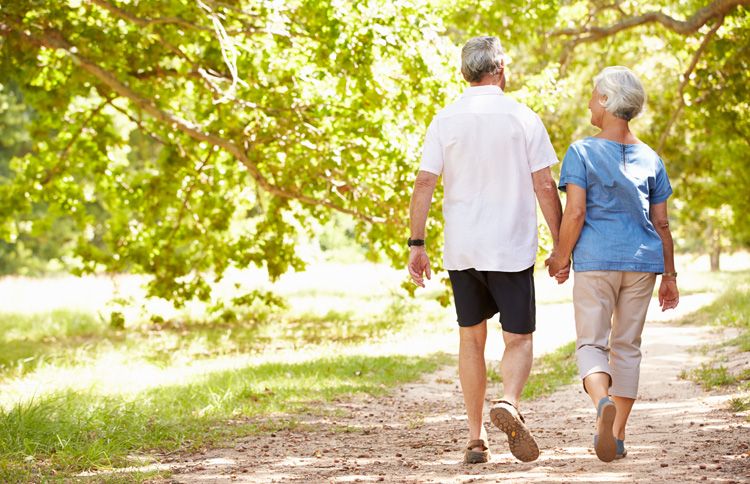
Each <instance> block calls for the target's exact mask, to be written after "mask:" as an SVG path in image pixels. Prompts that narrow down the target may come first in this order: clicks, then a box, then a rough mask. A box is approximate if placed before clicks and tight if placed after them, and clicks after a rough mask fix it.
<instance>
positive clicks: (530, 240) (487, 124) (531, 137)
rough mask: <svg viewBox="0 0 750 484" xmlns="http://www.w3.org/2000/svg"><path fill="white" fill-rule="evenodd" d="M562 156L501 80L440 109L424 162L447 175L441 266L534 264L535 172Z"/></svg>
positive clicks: (508, 268) (512, 268) (513, 268)
mask: <svg viewBox="0 0 750 484" xmlns="http://www.w3.org/2000/svg"><path fill="white" fill-rule="evenodd" d="M557 162H558V160H557V155H556V154H555V151H554V149H553V148H552V144H551V143H550V139H549V135H548V134H547V131H546V130H545V128H544V125H543V124H542V121H541V119H539V116H537V115H536V114H535V113H534V112H533V111H532V110H531V109H529V108H528V107H526V106H525V105H523V104H521V103H519V102H517V101H515V100H513V99H512V98H510V97H508V96H505V95H504V94H503V91H502V90H501V89H500V88H499V87H497V86H477V87H469V88H467V89H466V91H465V92H464V93H463V95H462V96H461V97H460V98H459V99H458V100H457V101H456V102H454V103H453V104H451V105H449V106H448V107H446V108H445V109H443V110H442V111H440V112H439V113H438V114H437V115H436V116H435V118H434V119H433V120H432V123H430V126H429V128H428V129H427V135H426V136H425V142H424V148H423V153H422V161H421V164H420V167H419V168H420V170H423V171H427V172H430V173H433V174H435V175H442V177H443V185H444V188H445V190H444V195H445V196H444V199H443V216H444V218H445V251H444V254H443V263H444V267H445V268H446V269H448V270H464V269H476V270H481V271H501V272H518V271H522V270H525V269H528V268H529V267H530V266H532V265H533V264H534V262H535V260H536V252H537V244H538V242H537V218H536V198H535V195H534V187H533V183H532V179H531V174H532V173H533V172H535V171H538V170H541V169H543V168H546V167H548V166H550V165H552V164H554V163H557Z"/></svg>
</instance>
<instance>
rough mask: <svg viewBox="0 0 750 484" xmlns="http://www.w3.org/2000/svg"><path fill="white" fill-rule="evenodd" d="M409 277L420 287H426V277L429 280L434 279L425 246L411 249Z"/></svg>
mask: <svg viewBox="0 0 750 484" xmlns="http://www.w3.org/2000/svg"><path fill="white" fill-rule="evenodd" d="M409 275H410V276H411V280H412V281H414V284H416V285H417V286H419V287H424V276H425V275H426V276H427V279H430V278H431V277H432V271H430V258H429V257H427V250H425V248H424V246H414V247H411V249H410V251H409Z"/></svg>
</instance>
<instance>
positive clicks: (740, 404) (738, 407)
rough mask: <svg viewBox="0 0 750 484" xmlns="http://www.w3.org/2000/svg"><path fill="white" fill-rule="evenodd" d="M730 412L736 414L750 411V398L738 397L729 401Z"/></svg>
mask: <svg viewBox="0 0 750 484" xmlns="http://www.w3.org/2000/svg"><path fill="white" fill-rule="evenodd" d="M729 410H731V411H732V412H735V413H739V412H747V411H748V410H750V397H744V398H743V397H737V398H733V399H731V400H729Z"/></svg>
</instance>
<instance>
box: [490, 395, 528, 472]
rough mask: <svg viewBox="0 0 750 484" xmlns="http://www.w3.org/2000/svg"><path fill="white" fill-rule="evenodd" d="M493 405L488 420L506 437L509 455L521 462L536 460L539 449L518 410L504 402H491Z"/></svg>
mask: <svg viewBox="0 0 750 484" xmlns="http://www.w3.org/2000/svg"><path fill="white" fill-rule="evenodd" d="M493 403H494V405H493V406H492V408H491V409H490V419H491V420H492V423H493V424H495V427H497V428H499V429H500V430H502V431H503V432H505V434H506V435H507V436H508V445H510V453H511V454H513V456H514V457H515V458H516V459H518V460H520V461H522V462H531V461H533V460H536V459H537V458H538V457H539V447H538V446H537V445H536V441H535V440H534V437H533V436H532V435H531V432H529V429H528V428H527V427H526V423H525V420H524V418H523V416H522V415H521V413H520V412H519V411H518V409H517V408H516V407H515V406H514V405H513V404H512V403H510V402H508V401H505V400H493Z"/></svg>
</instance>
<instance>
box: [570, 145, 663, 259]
mask: <svg viewBox="0 0 750 484" xmlns="http://www.w3.org/2000/svg"><path fill="white" fill-rule="evenodd" d="M569 183H572V184H574V185H578V186H579V187H581V188H584V189H585V190H586V220H585V222H584V224H583V229H582V230H581V235H580V237H579V238H578V243H577V244H576V246H575V249H573V270H574V271H581V272H585V271H634V272H656V273H661V272H664V253H663V251H662V243H661V238H660V237H659V234H658V233H657V232H656V229H655V228H654V225H653V224H652V223H651V219H650V218H649V213H650V206H651V205H655V204H658V203H662V202H665V201H666V200H667V198H669V196H670V195H671V194H672V186H671V185H670V183H669V178H668V177H667V172H666V170H665V168H664V163H663V162H662V160H661V158H659V155H657V154H656V152H655V151H654V150H652V149H651V148H650V147H649V146H648V145H646V144H643V143H639V144H622V143H618V142H616V141H610V140H607V139H603V138H593V137H590V138H584V139H582V140H579V141H576V142H575V143H573V144H572V145H570V148H568V152H567V153H566V154H565V158H564V159H563V164H562V170H561V172H560V183H559V189H560V190H562V191H565V190H566V188H567V185H568V184H569Z"/></svg>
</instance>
